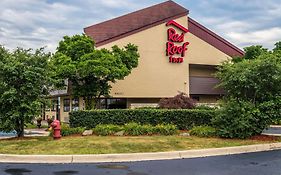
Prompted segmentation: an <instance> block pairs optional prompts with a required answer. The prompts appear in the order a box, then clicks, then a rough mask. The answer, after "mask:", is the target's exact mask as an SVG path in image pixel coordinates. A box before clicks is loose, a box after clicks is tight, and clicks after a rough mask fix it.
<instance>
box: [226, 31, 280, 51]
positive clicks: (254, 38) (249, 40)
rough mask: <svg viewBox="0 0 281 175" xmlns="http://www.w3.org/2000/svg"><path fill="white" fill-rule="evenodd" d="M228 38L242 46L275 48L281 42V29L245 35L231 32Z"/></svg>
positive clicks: (246, 33)
mask: <svg viewBox="0 0 281 175" xmlns="http://www.w3.org/2000/svg"><path fill="white" fill-rule="evenodd" d="M227 36H228V37H229V38H231V40H234V41H239V44H240V45H244V46H247V45H249V44H253V45H263V46H265V47H267V48H273V46H274V43H275V42H276V41H281V27H273V28H269V29H264V30H257V31H253V32H245V33H239V32H230V33H228V34H227Z"/></svg>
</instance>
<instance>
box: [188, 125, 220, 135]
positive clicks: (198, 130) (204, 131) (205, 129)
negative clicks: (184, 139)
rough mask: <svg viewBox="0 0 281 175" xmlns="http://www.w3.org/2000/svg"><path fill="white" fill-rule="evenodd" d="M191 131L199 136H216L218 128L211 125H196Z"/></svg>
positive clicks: (191, 133)
mask: <svg viewBox="0 0 281 175" xmlns="http://www.w3.org/2000/svg"><path fill="white" fill-rule="evenodd" d="M189 133H190V135H193V136H197V137H214V136H216V129H215V128H213V127H211V126H195V127H193V128H192V129H191V130H190V132H189Z"/></svg>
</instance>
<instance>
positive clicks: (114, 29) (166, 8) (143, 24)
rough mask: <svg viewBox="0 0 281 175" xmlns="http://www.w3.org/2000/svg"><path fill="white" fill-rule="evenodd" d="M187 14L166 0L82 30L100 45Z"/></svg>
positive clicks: (183, 9)
mask: <svg viewBox="0 0 281 175" xmlns="http://www.w3.org/2000/svg"><path fill="white" fill-rule="evenodd" d="M187 14H188V10H187V9H185V8H183V7H182V6H180V5H178V4H177V3H175V2H173V1H166V2H163V3H161V4H157V5H154V6H151V7H148V8H145V9H142V10H139V11H136V12H133V13H129V14H127V15H124V16H121V17H118V18H115V19H112V20H109V21H105V22H102V23H99V24H96V25H92V26H89V27H86V28H84V32H85V33H86V34H87V35H88V36H90V37H92V38H93V39H94V41H95V42H96V46H101V45H104V44H107V43H110V42H112V41H115V40H118V39H120V38H123V37H126V36H129V35H132V34H134V33H137V32H139V31H142V30H145V29H148V28H151V27H153V26H156V25H159V24H162V23H165V22H167V21H169V20H171V19H176V18H179V17H182V16H186V15H187Z"/></svg>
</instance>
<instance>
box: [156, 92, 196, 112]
mask: <svg viewBox="0 0 281 175" xmlns="http://www.w3.org/2000/svg"><path fill="white" fill-rule="evenodd" d="M159 108H161V109H193V108H195V101H194V100H193V99H191V98H190V97H189V96H188V95H187V94H185V93H183V92H181V93H179V94H178V95H176V96H174V97H172V98H162V99H161V100H160V101H159Z"/></svg>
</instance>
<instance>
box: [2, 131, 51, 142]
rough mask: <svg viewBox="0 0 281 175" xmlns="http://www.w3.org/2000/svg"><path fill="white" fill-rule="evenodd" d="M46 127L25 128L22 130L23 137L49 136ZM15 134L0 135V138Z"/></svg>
mask: <svg viewBox="0 0 281 175" xmlns="http://www.w3.org/2000/svg"><path fill="white" fill-rule="evenodd" d="M45 130H46V128H41V129H25V130H24V136H25V137H46V136H49V134H50V132H49V131H45ZM14 137H16V136H0V140H1V139H8V138H14Z"/></svg>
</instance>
